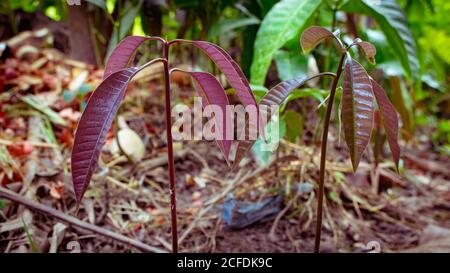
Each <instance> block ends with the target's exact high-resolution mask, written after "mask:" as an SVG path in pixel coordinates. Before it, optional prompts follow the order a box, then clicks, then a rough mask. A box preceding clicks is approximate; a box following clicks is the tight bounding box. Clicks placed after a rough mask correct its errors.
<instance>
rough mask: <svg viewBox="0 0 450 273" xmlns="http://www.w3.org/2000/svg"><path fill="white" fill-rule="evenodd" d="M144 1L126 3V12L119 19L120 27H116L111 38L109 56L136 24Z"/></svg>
mask: <svg viewBox="0 0 450 273" xmlns="http://www.w3.org/2000/svg"><path fill="white" fill-rule="evenodd" d="M142 2H143V0H140V1H139V2H138V3H137V4H136V5H133V4H131V3H129V2H127V4H126V5H125V9H124V13H123V14H121V16H120V19H119V20H120V24H119V26H120V27H119V28H114V31H113V33H112V35H111V38H110V40H109V44H108V54H107V55H106V56H107V57H109V55H110V54H111V53H112V51H113V50H114V48H115V47H116V46H117V44H118V43H119V41H121V40H122V39H123V38H125V36H127V35H128V33H129V32H130V30H131V28H132V27H133V24H134V19H135V17H136V16H137V14H138V12H139V10H140V8H141V6H142Z"/></svg>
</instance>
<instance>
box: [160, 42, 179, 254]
mask: <svg viewBox="0 0 450 273" xmlns="http://www.w3.org/2000/svg"><path fill="white" fill-rule="evenodd" d="M163 54H164V61H163V63H164V84H165V97H166V107H165V108H166V132H167V155H168V157H169V188H170V213H171V222H172V252H173V253H178V230H177V199H176V193H175V166H174V160H173V141H172V116H171V105H170V75H169V43H168V42H165V41H164V53H163Z"/></svg>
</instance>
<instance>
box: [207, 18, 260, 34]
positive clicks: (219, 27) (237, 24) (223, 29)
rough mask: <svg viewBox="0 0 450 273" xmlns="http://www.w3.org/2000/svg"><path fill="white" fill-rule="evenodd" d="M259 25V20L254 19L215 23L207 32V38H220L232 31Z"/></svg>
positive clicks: (237, 19) (228, 20)
mask: <svg viewBox="0 0 450 273" xmlns="http://www.w3.org/2000/svg"><path fill="white" fill-rule="evenodd" d="M259 23H260V21H259V19H258V18H255V17H249V18H236V19H226V20H221V21H217V22H216V23H215V24H214V25H213V26H212V27H211V29H210V30H209V33H208V36H209V37H210V38H212V37H217V36H221V35H222V34H224V33H227V32H230V31H233V30H235V29H237V28H241V27H245V26H250V25H257V24H259Z"/></svg>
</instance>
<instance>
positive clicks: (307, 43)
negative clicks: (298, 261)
mask: <svg viewBox="0 0 450 273" xmlns="http://www.w3.org/2000/svg"><path fill="white" fill-rule="evenodd" d="M326 38H332V39H334V40H335V41H336V44H337V45H338V47H339V49H340V53H341V58H340V61H339V64H338V67H337V71H336V77H335V78H334V80H333V82H332V84H331V88H330V94H329V99H328V105H327V110H326V114H325V120H324V127H323V131H322V143H321V153H320V175H319V190H318V205H317V225H316V236H315V244H314V251H315V252H319V250H320V237H321V231H322V211H323V195H324V182H325V163H326V160H325V159H326V153H327V141H328V128H329V125H330V118H331V113H332V108H333V102H334V97H335V94H336V88H337V86H338V83H339V79H340V77H341V74H342V73H344V81H343V93H342V103H341V107H342V108H341V120H342V124H343V128H344V136H345V142H346V144H347V147H348V149H349V152H350V158H351V162H352V166H353V170H354V171H356V169H357V168H358V165H359V161H360V159H361V156H362V154H363V152H364V150H365V148H366V146H367V144H368V143H369V141H370V137H371V133H372V129H373V127H374V122H373V120H374V111H375V104H374V103H375V101H376V102H377V104H378V108H379V111H380V114H381V120H382V124H383V127H384V129H385V131H386V136H387V139H388V143H389V147H390V149H391V152H392V156H393V160H394V162H395V165H396V167H397V168H398V161H399V158H400V147H399V145H398V142H397V136H398V117H397V113H396V112H395V109H394V107H393V106H392V104H391V103H390V101H389V99H388V97H387V95H386V93H385V91H384V90H383V88H382V87H381V86H380V85H379V84H378V83H377V82H375V81H374V80H373V79H372V78H371V77H370V76H369V75H368V73H367V72H366V70H365V69H364V67H363V66H362V65H361V64H359V63H358V62H357V61H356V60H354V59H353V58H352V56H351V54H350V51H349V50H350V48H352V47H353V46H358V47H360V49H361V50H362V51H363V52H364V54H365V56H366V58H367V60H368V61H369V62H371V63H375V54H376V48H375V47H374V46H373V45H372V44H371V43H369V42H365V41H362V40H361V39H359V38H357V39H355V40H354V41H353V42H352V43H351V44H350V45H348V46H346V45H345V44H344V42H343V41H342V40H341V39H340V37H339V31H335V32H331V31H329V30H328V29H326V28H323V27H318V26H313V27H310V28H308V29H306V30H305V31H304V32H303V33H302V36H301V38H300V44H301V47H302V49H303V51H304V52H305V53H308V52H309V51H311V50H312V49H314V48H315V47H316V46H317V45H318V44H319V43H320V42H321V41H322V40H324V39H326Z"/></svg>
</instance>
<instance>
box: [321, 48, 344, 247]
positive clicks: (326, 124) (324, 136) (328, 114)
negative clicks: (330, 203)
mask: <svg viewBox="0 0 450 273" xmlns="http://www.w3.org/2000/svg"><path fill="white" fill-rule="evenodd" d="M345 55H346V52H343V53H342V56H341V60H340V61H339V65H338V69H337V72H336V77H335V78H334V80H333V83H332V85H331V89H330V97H329V99H328V105H327V112H326V115H325V122H324V126H323V132H322V143H321V145H322V147H321V152H320V178H319V192H318V200H317V225H316V238H315V243H314V252H316V253H318V252H319V250H320V237H321V234H322V212H323V195H324V184H325V162H326V154H327V141H328V127H329V126H330V118H331V112H332V110H333V101H334V95H335V94H336V88H337V84H338V82H339V78H340V76H341V73H342V66H343V64H344V59H345Z"/></svg>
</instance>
